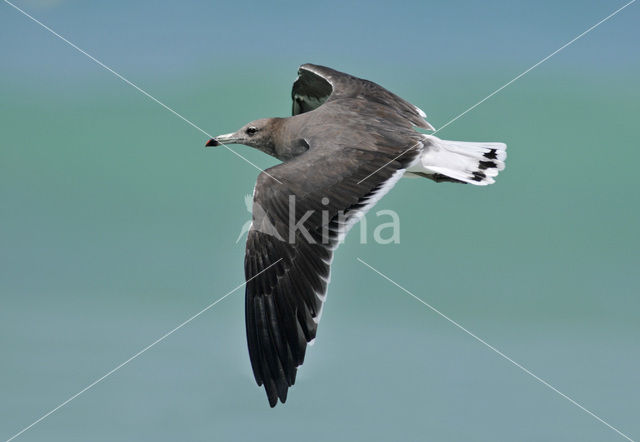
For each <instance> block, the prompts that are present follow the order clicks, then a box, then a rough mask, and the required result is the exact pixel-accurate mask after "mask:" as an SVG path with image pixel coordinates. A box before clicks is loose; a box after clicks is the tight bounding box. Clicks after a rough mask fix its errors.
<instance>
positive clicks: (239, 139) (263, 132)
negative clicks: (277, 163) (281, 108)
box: [205, 118, 282, 155]
mask: <svg viewBox="0 0 640 442" xmlns="http://www.w3.org/2000/svg"><path fill="white" fill-rule="evenodd" d="M281 121H282V118H261V119H259V120H255V121H252V122H250V123H247V124H245V125H244V126H243V127H241V128H240V129H239V130H238V131H236V132H233V133H229V134H223V135H218V136H217V137H214V138H211V139H210V140H209V141H207V143H206V144H205V146H207V147H211V146H220V145H222V144H244V145H245V146H251V147H254V148H256V149H258V150H261V151H262V152H264V153H266V154H269V155H275V152H276V139H277V137H278V131H279V129H280V123H281Z"/></svg>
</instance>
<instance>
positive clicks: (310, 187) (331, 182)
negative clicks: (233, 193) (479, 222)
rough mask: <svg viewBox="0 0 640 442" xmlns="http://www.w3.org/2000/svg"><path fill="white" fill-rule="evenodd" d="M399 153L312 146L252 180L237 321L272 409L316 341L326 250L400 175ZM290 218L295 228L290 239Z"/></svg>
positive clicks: (406, 160)
mask: <svg viewBox="0 0 640 442" xmlns="http://www.w3.org/2000/svg"><path fill="white" fill-rule="evenodd" d="M406 148H407V146H406V145H404V146H397V147H396V148H394V149H391V148H386V149H383V148H379V149H377V150H362V149H358V148H348V147H341V148H340V150H339V151H336V149H331V148H325V147H324V146H318V145H316V144H315V143H313V142H312V143H311V147H310V149H309V150H308V151H307V152H306V153H304V154H302V155H300V156H299V157H296V158H295V159H293V160H291V161H289V162H287V163H283V164H280V165H278V166H275V167H272V168H270V169H268V170H267V171H266V172H263V173H261V174H260V175H259V177H258V180H257V183H256V187H255V192H254V202H253V204H254V210H253V212H254V216H253V227H252V228H251V230H250V231H249V234H248V237H247V248H246V254H245V276H246V280H247V285H246V289H245V290H246V293H245V316H246V332H247V343H248V347H249V356H250V359H251V365H252V368H253V373H254V376H255V379H256V382H257V383H258V385H264V387H265V390H266V393H267V397H268V400H269V404H270V405H271V406H272V407H273V406H275V405H276V403H277V402H278V399H280V401H281V402H283V403H284V402H285V401H286V398H287V390H288V388H289V387H290V386H291V385H293V384H294V382H295V377H296V371H297V368H298V367H299V366H300V365H301V364H302V363H303V361H304V356H305V351H306V348H307V343H308V342H309V341H311V340H313V339H314V338H315V336H316V331H317V327H318V322H319V320H320V315H321V312H322V305H323V302H324V299H325V296H326V292H327V285H328V282H329V272H330V262H331V260H332V257H333V250H334V249H335V247H337V245H338V243H339V240H340V239H341V237H342V235H345V234H346V231H347V230H348V228H349V225H350V224H351V225H352V224H353V222H354V221H355V220H357V219H358V217H359V216H362V214H364V213H365V212H366V211H367V210H368V209H369V208H370V207H372V206H373V204H375V203H376V202H377V201H378V199H379V198H381V197H382V195H383V194H384V193H386V192H387V191H388V190H389V189H390V188H391V187H392V186H393V184H395V182H396V181H397V180H398V179H399V178H400V177H401V176H402V172H403V171H404V169H405V168H406V167H407V165H408V164H409V163H410V162H411V161H412V159H413V158H414V157H415V155H416V154H417V153H416V152H411V153H410V154H409V155H403V156H402V157H400V158H399V159H394V157H395V156H397V154H398V152H402V151H403V150H406ZM389 162H390V163H389ZM386 163H389V164H388V165H387V166H386V167H383V168H382V169H380V170H377V169H378V168H380V167H381V166H383V165H385V164H386ZM319 167H322V171H323V173H322V174H320V173H318V168H319ZM371 174H373V175H371ZM369 175H371V176H370V177H369V178H367V179H366V180H363V179H364V178H366V177H367V176H369ZM272 177H273V178H276V179H277V180H278V181H276V180H274V179H273V178H272ZM361 180H363V181H362V182H360V181H361ZM291 198H293V199H294V205H292V203H291V201H292V200H291ZM290 212H291V216H294V217H295V218H294V222H300V224H299V228H298V229H295V230H294V232H293V233H291V232H290V222H289V217H290ZM323 213H324V214H323ZM341 213H344V216H342V217H340V214H341ZM306 214H309V215H307V216H306V217H305V215H306ZM269 266H272V267H269ZM264 269H267V270H266V271H264Z"/></svg>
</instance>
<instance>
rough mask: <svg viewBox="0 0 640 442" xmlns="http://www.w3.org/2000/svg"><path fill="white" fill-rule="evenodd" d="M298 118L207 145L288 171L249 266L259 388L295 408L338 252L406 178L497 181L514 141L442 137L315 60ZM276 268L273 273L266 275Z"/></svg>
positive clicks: (249, 325) (261, 196)
mask: <svg viewBox="0 0 640 442" xmlns="http://www.w3.org/2000/svg"><path fill="white" fill-rule="evenodd" d="M291 97H292V100H293V109H292V116H291V117H288V118H263V119H259V120H255V121H252V122H250V123H248V124H246V125H245V126H243V127H242V128H240V129H239V130H238V131H236V132H233V133H229V134H224V135H219V136H217V137H214V138H212V139H210V140H209V141H207V143H206V146H218V145H226V144H244V145H246V146H250V147H253V148H255V149H258V150H260V151H262V152H264V153H266V154H268V155H271V156H273V157H275V158H277V159H278V160H280V161H282V163H280V164H278V165H276V166H274V167H271V168H269V169H267V170H265V171H263V172H262V173H260V175H259V176H258V178H257V181H256V185H255V188H254V191H253V210H252V212H253V215H252V224H251V227H250V229H249V232H248V235H247V244H246V253H245V259H244V268H245V278H246V281H247V283H246V288H245V322H246V333H247V344H248V347H249V359H250V360H251V366H252V368H253V374H254V376H255V380H256V382H257V383H258V385H259V386H262V385H264V388H265V391H266V393H267V398H268V401H269V405H270V406H271V407H274V406H275V405H276V404H277V403H278V399H279V400H280V401H281V402H282V403H284V402H285V401H286V399H287V392H288V389H289V387H291V386H292V385H293V384H294V383H295V379H296V373H297V370H298V367H299V366H301V365H302V363H303V361H304V356H305V352H306V349H307V345H308V344H312V343H313V341H314V340H315V337H316V332H317V328H318V323H319V322H320V318H321V316H322V307H323V305H324V302H325V300H326V296H327V286H328V284H329V279H330V265H331V261H332V259H333V253H334V250H335V249H336V247H337V246H338V244H339V243H340V242H341V241H342V240H343V238H344V237H345V235H346V234H347V232H348V231H349V229H350V228H351V227H352V226H353V225H354V224H355V223H356V222H357V221H358V220H359V219H360V218H362V217H363V216H364V215H365V214H366V213H367V211H368V210H369V209H371V208H372V207H373V206H374V205H375V204H376V203H377V202H378V201H379V200H380V199H381V198H382V197H383V196H384V195H385V194H386V193H387V192H389V190H391V188H392V187H393V186H394V185H395V184H396V183H397V182H398V180H399V179H400V178H401V177H403V176H405V177H424V178H427V179H430V180H432V181H435V182H438V183H439V182H454V183H468V184H473V185H477V186H484V185H487V184H492V183H493V182H494V179H495V177H496V176H497V175H498V172H499V171H501V170H503V169H504V162H505V159H506V145H505V144H503V143H493V142H462V141H449V140H442V139H440V138H438V137H436V136H434V135H429V134H426V133H422V132H419V131H418V130H417V129H416V128H420V129H423V130H426V131H434V128H433V126H431V125H430V124H429V123H428V122H427V121H426V115H425V113H424V112H423V111H422V110H421V109H419V108H418V107H416V106H414V105H413V104H411V103H409V102H408V101H405V100H403V99H402V98H400V97H398V96H397V95H395V94H393V93H392V92H390V91H388V90H386V89H385V88H383V87H382V86H379V85H378V84H376V83H374V82H371V81H368V80H364V79H361V78H357V77H354V76H352V75H349V74H346V73H342V72H338V71H336V70H334V69H331V68H328V67H324V66H318V65H313V64H304V65H302V66H300V68H299V70H298V77H297V79H296V80H295V82H294V83H293V89H292V92H291ZM270 266H272V267H271V268H269V269H268V270H267V271H266V272H263V270H264V269H266V268H268V267H270Z"/></svg>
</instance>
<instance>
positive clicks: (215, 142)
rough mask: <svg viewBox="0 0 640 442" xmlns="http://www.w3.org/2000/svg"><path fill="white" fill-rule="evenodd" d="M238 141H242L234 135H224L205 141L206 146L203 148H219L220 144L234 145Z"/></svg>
mask: <svg viewBox="0 0 640 442" xmlns="http://www.w3.org/2000/svg"><path fill="white" fill-rule="evenodd" d="M238 141H242V140H240V139H239V138H238V137H237V136H236V134H235V133H231V134H224V135H218V136H217V137H214V138H211V139H210V140H209V141H207V144H205V146H206V147H212V146H220V145H221V144H234V143H237V142H238Z"/></svg>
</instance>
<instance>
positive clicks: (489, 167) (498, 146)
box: [407, 135, 507, 186]
mask: <svg viewBox="0 0 640 442" xmlns="http://www.w3.org/2000/svg"><path fill="white" fill-rule="evenodd" d="M424 140H425V141H424V143H423V144H424V150H423V151H422V154H421V156H420V158H419V159H418V160H417V161H416V162H415V163H414V164H413V165H412V166H411V167H409V169H407V172H418V173H420V174H426V175H435V174H440V175H445V176H447V177H449V178H453V179H456V180H459V181H463V182H465V183H470V184H475V185H477V186H486V185H487V184H492V183H494V182H495V180H494V179H493V178H494V177H495V176H497V175H498V172H500V171H501V170H502V169H504V161H505V159H506V158H507V152H506V149H507V146H506V144H504V143H482V142H480V143H470V142H466V141H449V140H441V139H440V138H438V137H435V136H433V135H424Z"/></svg>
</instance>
